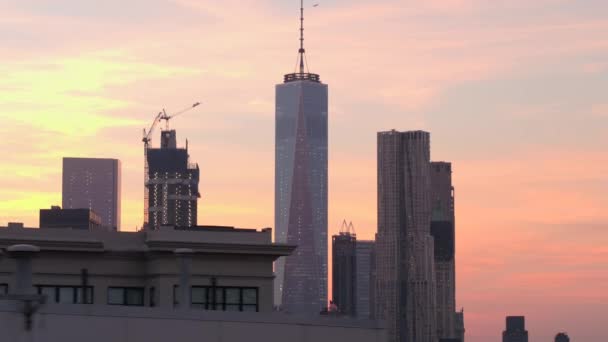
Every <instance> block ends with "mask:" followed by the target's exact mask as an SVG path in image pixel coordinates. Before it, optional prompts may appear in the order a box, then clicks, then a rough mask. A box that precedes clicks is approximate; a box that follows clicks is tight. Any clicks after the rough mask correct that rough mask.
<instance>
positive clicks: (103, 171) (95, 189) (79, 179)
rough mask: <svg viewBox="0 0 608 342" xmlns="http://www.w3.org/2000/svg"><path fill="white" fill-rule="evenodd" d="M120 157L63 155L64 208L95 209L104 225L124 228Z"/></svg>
mask: <svg viewBox="0 0 608 342" xmlns="http://www.w3.org/2000/svg"><path fill="white" fill-rule="evenodd" d="M120 183H121V182H120V160H118V159H103V158H67V157H66V158H63V175H62V186H61V188H62V189H61V190H62V191H61V194H62V201H61V202H62V203H61V206H62V207H63V209H83V208H86V209H91V210H93V211H94V212H95V213H97V214H98V215H99V216H100V218H101V224H102V225H103V226H106V227H110V228H112V229H114V230H118V229H120V207H121V205H120V185H121V184H120Z"/></svg>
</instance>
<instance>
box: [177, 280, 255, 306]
mask: <svg viewBox="0 0 608 342" xmlns="http://www.w3.org/2000/svg"><path fill="white" fill-rule="evenodd" d="M178 289H179V287H178V286H177V285H175V286H173V304H175V305H177V304H178V303H179V293H178ZM190 291H191V292H190V296H191V299H192V305H191V306H192V307H193V308H198V309H204V310H219V311H254V312H255V311H258V289H257V288H256V287H227V286H215V287H213V286H193V287H192V288H191V290H190Z"/></svg>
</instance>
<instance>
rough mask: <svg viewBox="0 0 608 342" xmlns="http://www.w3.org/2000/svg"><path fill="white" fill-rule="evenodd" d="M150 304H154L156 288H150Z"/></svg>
mask: <svg viewBox="0 0 608 342" xmlns="http://www.w3.org/2000/svg"><path fill="white" fill-rule="evenodd" d="M150 306H152V307H154V306H156V288H154V287H151V288H150Z"/></svg>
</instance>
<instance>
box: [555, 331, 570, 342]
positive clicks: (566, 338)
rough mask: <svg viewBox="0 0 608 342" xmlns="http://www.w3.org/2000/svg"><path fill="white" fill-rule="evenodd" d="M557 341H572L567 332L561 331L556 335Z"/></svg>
mask: <svg viewBox="0 0 608 342" xmlns="http://www.w3.org/2000/svg"><path fill="white" fill-rule="evenodd" d="M555 342H570V337H569V336H568V334H566V333H563V332H562V333H559V334H557V335H555Z"/></svg>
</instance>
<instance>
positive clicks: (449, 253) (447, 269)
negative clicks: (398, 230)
mask: <svg viewBox="0 0 608 342" xmlns="http://www.w3.org/2000/svg"><path fill="white" fill-rule="evenodd" d="M454 233H455V232H454V187H453V186H452V164H450V163H446V162H431V235H432V236H433V239H434V242H435V248H434V249H435V279H436V284H437V292H436V295H437V297H436V298H437V299H436V302H437V336H438V337H439V338H450V337H456V331H455V329H456V327H455V322H454V319H455V316H456V315H455V307H456V279H455V278H456V277H455V274H456V265H455V262H454V253H455V243H454V236H455V234H454Z"/></svg>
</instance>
